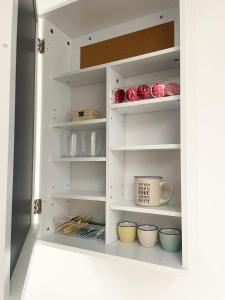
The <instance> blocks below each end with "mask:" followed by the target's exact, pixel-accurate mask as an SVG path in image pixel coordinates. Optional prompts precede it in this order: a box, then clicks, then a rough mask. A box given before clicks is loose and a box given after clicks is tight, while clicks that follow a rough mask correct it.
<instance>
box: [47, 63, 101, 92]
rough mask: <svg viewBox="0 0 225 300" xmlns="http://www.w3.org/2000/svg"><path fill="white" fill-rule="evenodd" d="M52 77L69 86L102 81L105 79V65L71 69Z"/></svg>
mask: <svg viewBox="0 0 225 300" xmlns="http://www.w3.org/2000/svg"><path fill="white" fill-rule="evenodd" d="M53 79H55V80H56V81H59V82H61V83H65V84H66V85H68V86H70V87H71V88H74V87H78V86H83V85H91V84H97V83H104V82H105V81H106V67H105V66H104V65H101V66H96V67H90V68H85V69H81V70H77V71H71V72H66V73H62V74H59V75H56V76H53Z"/></svg>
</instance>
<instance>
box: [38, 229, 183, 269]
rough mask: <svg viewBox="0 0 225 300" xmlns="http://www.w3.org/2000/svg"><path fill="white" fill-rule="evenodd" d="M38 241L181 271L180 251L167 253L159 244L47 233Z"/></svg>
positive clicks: (76, 250)
mask: <svg viewBox="0 0 225 300" xmlns="http://www.w3.org/2000/svg"><path fill="white" fill-rule="evenodd" d="M38 243H40V244H43V245H46V246H52V247H56V248H60V249H64V250H67V251H75V252H78V253H86V254H89V255H94V256H105V255H111V256H113V257H116V258H117V259H118V260H119V261H120V263H122V262H123V259H129V260H136V261H138V262H139V263H141V262H144V263H146V262H148V263H149V264H150V267H152V268H156V269H158V270H164V271H166V270H167V271H171V272H173V271H174V272H179V270H180V271H182V265H181V254H180V252H178V253H168V252H166V251H164V250H162V249H161V247H160V246H156V247H153V248H145V247H141V246H140V245H139V244H138V243H137V242H134V243H132V244H129V245H127V244H124V243H122V242H120V241H116V242H114V243H112V244H110V245H105V244H104V243H103V242H101V241H90V240H86V239H82V238H74V237H70V236H64V235H62V234H51V235H48V236H46V237H44V238H42V239H41V240H39V241H38Z"/></svg>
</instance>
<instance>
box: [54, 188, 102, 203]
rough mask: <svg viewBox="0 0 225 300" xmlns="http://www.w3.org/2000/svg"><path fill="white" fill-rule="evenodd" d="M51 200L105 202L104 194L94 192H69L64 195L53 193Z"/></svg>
mask: <svg viewBox="0 0 225 300" xmlns="http://www.w3.org/2000/svg"><path fill="white" fill-rule="evenodd" d="M51 197H52V198H55V199H67V200H87V201H103V202H104V201H105V193H103V192H95V191H75V190H71V191H68V192H64V193H53V194H51Z"/></svg>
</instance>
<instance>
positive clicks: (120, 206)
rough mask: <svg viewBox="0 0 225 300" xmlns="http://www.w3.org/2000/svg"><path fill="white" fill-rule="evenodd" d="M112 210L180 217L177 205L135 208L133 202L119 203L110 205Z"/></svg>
mask: <svg viewBox="0 0 225 300" xmlns="http://www.w3.org/2000/svg"><path fill="white" fill-rule="evenodd" d="M110 208H111V209H112V210H121V211H130V212H137V213H143V214H152V215H162V216H172V217H181V207H180V206H179V205H178V204H177V205H168V204H165V205H160V206H159V207H142V206H137V205H136V204H135V203H134V202H131V201H123V202H121V203H116V204H111V206H110Z"/></svg>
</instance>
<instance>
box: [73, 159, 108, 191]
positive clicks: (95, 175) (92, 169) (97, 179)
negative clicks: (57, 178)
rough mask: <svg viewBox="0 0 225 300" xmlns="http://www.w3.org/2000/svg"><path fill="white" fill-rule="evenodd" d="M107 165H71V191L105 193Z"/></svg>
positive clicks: (94, 163)
mask: <svg viewBox="0 0 225 300" xmlns="http://www.w3.org/2000/svg"><path fill="white" fill-rule="evenodd" d="M105 172H106V171H105V163H104V162H88V163H82V162H81V163H79V162H77V163H71V190H78V191H95V192H104V191H105V180H106V178H105V176H106V175H105Z"/></svg>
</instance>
